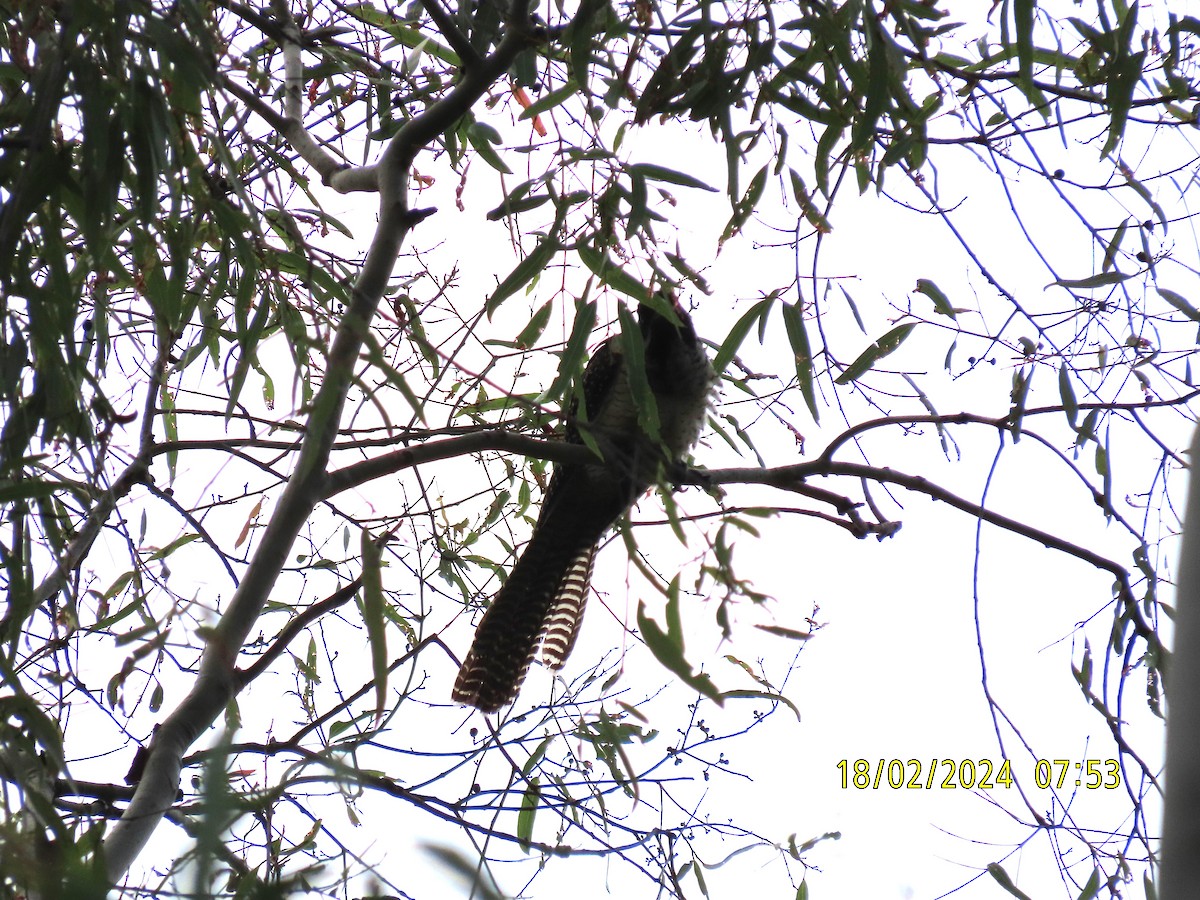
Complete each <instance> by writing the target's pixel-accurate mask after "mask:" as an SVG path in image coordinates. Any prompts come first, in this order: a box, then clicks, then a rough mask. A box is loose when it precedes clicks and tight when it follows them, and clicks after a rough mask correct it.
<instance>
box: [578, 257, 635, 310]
mask: <svg viewBox="0 0 1200 900" xmlns="http://www.w3.org/2000/svg"><path fill="white" fill-rule="evenodd" d="M576 252H577V253H578V254H579V258H580V259H581V260H583V264H584V265H585V266H587V267H588V268H589V269H591V270H592V272H594V273H595V274H596V277H597V278H599V279H600V281H601V283H602V284H606V285H608V286H609V287H610V288H612V289H613V290H615V291H620V292H621V293H622V294H627V295H629V296H630V297H633V298H634V299H635V300H637V301H638V302H639V303H640V302H641V301H643V300H645V299H646V298H647V297H648V296H649V295H650V291H649V289H648V288H647V287H646V285H644V284H642V282H641V281H640V280H639V279H637V278H634V277H633V276H632V275H630V274H629V273H628V272H626V271H625V270H624V269H622V268H621V267H620V266H618V265H617V264H616V263H614V262H613V261H612V260H611V259H609V256H608V254H607V253H604V252H603V251H601V250H597V249H596V248H595V247H592V246H589V245H587V244H580V245H579V246H578V247H577V248H576Z"/></svg>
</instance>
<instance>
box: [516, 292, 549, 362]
mask: <svg viewBox="0 0 1200 900" xmlns="http://www.w3.org/2000/svg"><path fill="white" fill-rule="evenodd" d="M553 311H554V301H553V300H547V301H546V302H545V303H543V304H542V305H541V307H540V308H539V309H538V311H537V312H535V313H534V314H533V318H532V319H530V320H529V324H528V325H526V326H525V327H524V328H522V329H521V333H520V334H518V335H517V339H516V345H517V347H518V348H519V349H521V350H528V349H529V348H530V347H532V346H533V345H534V344H536V343H537V340H538V338H540V337H541V336H542V332H543V331H545V330H546V324H547V323H548V322H549V321H550V313H551V312H553Z"/></svg>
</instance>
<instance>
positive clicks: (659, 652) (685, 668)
mask: <svg viewBox="0 0 1200 900" xmlns="http://www.w3.org/2000/svg"><path fill="white" fill-rule="evenodd" d="M668 593H669V597H668V599H667V630H666V631H663V630H662V628H660V627H659V625H658V623H657V622H655V621H654V620H653V619H651V618H650V617H649V616H648V615H646V604H645V603H644V602H642V601H639V602H638V611H637V623H638V630H639V631H640V632H641V633H642V639H643V640H645V642H646V646H647V647H649V648H650V652H651V653H653V654H654V658H655V659H657V660H658V661H659V662H660V663H662V664H663V666H665V667H666V668H667V669H668V670H669V671H671V672H673V673H674V674H675V675H676V676H677V677H678V678H679V680H680V681H682V682H683V683H684V684H686V685H687V686H688V687H690V688H692V689H693V690H694V691H697V692H698V693H700V694H703V695H704V696H705V697H708V698H709V699H710V700H712V701H713V702H714V703H716V704H717V706H721V705H723V703H724V701H723V700H722V694H721V692H720V691H719V690H718V689H717V686H716V685H715V684H713V683H712V679H711V678H709V677H708V676H707V675H705V674H704V673H702V672H700V673H698V672H694V671H692V666H691V663H689V662H688V661H687V659H686V657H685V656H684V654H683V629H682V627H681V626H680V621H679V576H678V575H676V576H675V577H674V578H673V579H672V580H671V586H670V590H669V591H668Z"/></svg>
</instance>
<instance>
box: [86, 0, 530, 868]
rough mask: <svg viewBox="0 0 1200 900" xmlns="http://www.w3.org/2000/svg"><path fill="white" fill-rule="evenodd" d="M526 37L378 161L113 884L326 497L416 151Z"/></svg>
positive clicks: (523, 19)
mask: <svg viewBox="0 0 1200 900" xmlns="http://www.w3.org/2000/svg"><path fill="white" fill-rule="evenodd" d="M533 40H534V36H533V33H532V27H531V25H530V22H529V18H528V3H527V2H526V3H516V4H514V5H513V8H512V15H511V17H510V20H509V24H508V31H507V33H506V34H505V36H504V38H503V39H502V40H501V42H500V44H499V46H497V48H496V50H495V51H494V52H493V53H492V54H491V55H490V56H489V57H487V58H486V59H485V60H484V61H483V63H482V64H481V65H480V66H478V67H476V68H475V69H472V70H471V71H468V72H467V73H466V74H465V75H464V77H463V79H462V80H461V81H460V82H459V83H458V84H457V85H456V86H455V87H454V88H453V89H452V90H451V91H450V92H449V93H448V94H447V95H446V96H445V97H443V98H442V99H440V100H438V101H437V102H436V103H434V104H432V105H431V106H430V107H428V108H427V109H426V110H424V111H423V112H422V113H420V114H419V115H417V116H416V117H414V118H413V119H411V120H410V121H408V122H407V123H406V124H405V125H404V126H403V127H402V128H401V129H400V131H399V132H397V134H396V135H395V137H393V138H392V140H391V142H390V143H389V145H388V147H387V149H386V150H385V151H384V154H383V158H382V160H381V162H380V166H379V191H380V211H379V227H378V229H377V231H376V234H375V237H374V239H373V241H372V243H371V246H370V248H369V249H368V251H367V256H366V259H365V261H364V263H363V267H362V269H361V271H360V272H359V276H358V278H357V280H356V282H355V285H354V289H353V291H352V294H351V299H350V303H349V305H348V307H347V309H346V313H345V315H344V317H343V319H342V322H341V324H340V326H339V327H338V331H337V334H336V335H335V337H334V340H333V345H332V347H331V348H330V351H329V357H328V367H327V370H326V376H325V379H324V381H323V383H322V385H321V388H320V390H319V391H318V392H317V396H316V398H315V399H314V402H313V409H312V412H311V414H310V416H309V419H308V427H307V430H306V432H305V436H304V441H303V443H302V445H301V448H300V454H299V458H298V460H297V462H296V468H295V470H294V471H293V473H292V476H291V479H290V480H289V481H288V484H287V487H286V488H285V489H284V491H283V493H282V495H281V496H280V498H279V502H278V504H277V505H276V508H275V512H274V514H273V515H272V517H271V520H270V522H269V523H268V524H267V527H266V529H265V530H264V533H263V536H262V539H261V541H260V542H259V545H258V548H257V551H256V552H255V554H254V557H253V558H252V559H251V561H250V565H249V566H248V567H247V570H246V573H245V576H244V577H243V579H242V583H241V585H240V586H239V587H238V589H237V590H236V591H235V592H234V595H233V597H232V599H231V600H230V602H229V605H228V608H227V609H226V610H225V612H224V614H223V615H222V617H221V619H220V621H219V623H218V624H217V626H216V628H214V630H213V634H212V636H211V637H210V638H209V641H208V644H207V646H206V648H205V652H204V656H203V657H202V659H201V663H200V673H199V675H198V676H197V678H196V681H195V683H194V684H193V686H192V690H191V691H190V693H189V694H188V695H187V697H185V698H184V700H183V701H182V702H181V703H180V704H179V706H178V707H176V709H175V710H174V711H173V712H172V713H171V714H170V715H169V716H168V717H167V718H166V719H165V720H164V721H163V723H162V725H161V726H160V727H159V729H158V731H157V732H156V733H155V736H154V738H153V739H152V740H151V742H150V745H149V752H148V753H147V756H146V765H145V770H144V772H143V775H142V779H141V781H140V782H139V783H138V786H137V790H136V792H135V793H134V796H133V800H132V801H131V802H130V804H129V806H128V808H127V809H126V810H125V814H124V815H123V816H122V817H121V820H120V821H119V822H118V823H117V824H116V825H115V826H114V827H113V829H112V831H111V832H110V833H109V836H108V838H107V839H106V840H105V842H104V846H103V855H104V860H105V864H106V866H107V869H108V874H109V878H110V879H111V880H112V881H113V882H116V881H119V880H120V879H121V878H122V877H123V876H124V874H125V872H126V871H127V870H128V869H129V866H130V865H132V864H133V861H134V860H135V859H136V858H137V856H138V855H139V854H140V853H141V851H142V849H143V848H144V847H145V845H146V842H147V841H148V840H149V839H150V836H151V834H153V832H154V830H155V829H156V828H157V827H158V823H159V822H160V821H161V819H162V817H163V815H164V814H165V813H166V811H167V810H168V808H169V807H170V806H171V804H172V803H173V802H174V798H175V792H176V790H177V789H178V786H179V778H180V772H181V761H182V759H183V755H184V753H186V752H187V750H188V748H189V747H190V746H191V745H192V743H193V742H194V741H195V740H196V739H197V738H198V737H199V736H200V734H201V733H202V732H203V731H204V730H205V729H207V728H208V727H210V726H211V725H212V723H213V722H214V721H216V719H217V717H218V716H219V715H220V714H221V712H222V710H224V709H225V707H226V704H228V702H229V701H230V699H231V698H232V697H233V696H234V695H235V694H236V692H237V689H238V683H239V679H238V676H237V671H236V662H237V657H238V654H239V652H240V650H241V648H242V645H243V644H244V643H245V640H246V637H247V635H248V634H249V633H250V630H251V629H252V628H253V626H254V624H255V622H256V621H257V620H258V616H259V615H260V613H261V612H262V608H263V605H264V604H265V603H266V601H267V598H268V597H269V596H270V592H271V589H272V587H273V586H274V584H275V581H276V579H277V578H278V577H279V573H280V571H282V569H283V566H284V565H285V564H286V562H287V558H288V554H289V552H290V550H291V547H292V544H293V542H294V541H295V539H296V535H297V534H298V533H299V531H300V529H301V528H302V527H303V525H304V523H305V522H306V521H307V519H308V516H309V514H310V513H311V512H312V510H313V507H314V506H315V505H316V503H317V502H318V501H319V500H320V499H321V497H322V495H323V493H324V483H325V479H326V467H327V465H328V461H329V453H330V450H331V448H332V447H333V443H334V440H335V438H336V437H337V434H338V427H339V425H340V422H341V415H342V408H343V406H344V404H345V400H346V392H347V390H348V389H349V386H350V384H351V380H352V378H353V374H354V366H355V364H356V363H357V361H358V358H359V355H360V351H361V349H362V344H363V340H364V338H365V337H366V334H367V330H368V329H369V328H370V324H371V320H372V319H373V318H374V315H375V311H376V309H377V307H378V305H379V301H380V299H381V298H382V297H383V294H384V292H385V291H386V289H387V286H388V280H389V279H390V277H391V274H392V270H393V268H394V266H395V263H396V259H397V257H398V256H399V253H400V247H401V244H402V242H403V240H404V238H405V236H406V235H407V233H408V231H409V229H411V228H412V226H413V225H414V224H416V222H418V221H420V219H421V218H423V217H424V216H423V214H421V213H416V212H414V211H412V210H410V209H409V206H408V179H409V168H410V166H411V164H412V162H413V160H414V159H415V158H416V155H417V153H418V152H420V150H421V149H422V148H423V147H424V146H425V145H426V144H427V143H429V142H430V141H432V140H433V139H434V138H436V137H437V135H438V134H440V133H441V132H442V131H444V130H445V129H447V128H449V127H450V126H452V125H453V124H454V123H455V122H456V121H458V120H459V119H460V118H461V117H462V116H463V115H464V114H465V113H466V112H467V110H469V109H470V108H471V106H472V105H474V103H475V102H476V101H477V100H479V98H480V97H482V96H483V94H484V93H485V92H486V91H487V89H488V88H489V87H490V85H491V84H492V82H494V81H495V79H497V78H499V77H500V76H501V75H502V74H503V73H504V72H505V71H506V70H507V69H508V67H509V66H510V65H511V64H512V61H513V60H514V59H515V58H516V56H517V54H518V53H519V52H520V51H521V50H522V49H524V48H526V47H528V46H529V45H530V43H531V42H532V41H533Z"/></svg>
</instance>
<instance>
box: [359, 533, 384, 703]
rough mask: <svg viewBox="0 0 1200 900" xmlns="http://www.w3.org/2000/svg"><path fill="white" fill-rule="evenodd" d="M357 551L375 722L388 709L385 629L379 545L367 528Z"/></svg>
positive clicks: (381, 564) (381, 563)
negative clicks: (368, 648)
mask: <svg viewBox="0 0 1200 900" xmlns="http://www.w3.org/2000/svg"><path fill="white" fill-rule="evenodd" d="M359 547H360V549H361V551H362V567H363V568H362V617H363V624H364V625H365V626H366V628H367V642H368V643H369V644H370V645H371V676H372V678H373V680H374V682H375V721H376V722H379V720H380V719H382V718H383V711H384V710H385V709H386V708H387V678H388V659H387V625H386V622H385V619H384V611H383V607H384V600H383V571H382V566H383V561H382V554H381V553H380V550H379V545H378V544H376V543H375V540H374V539H373V538H372V537H371V532H370V531H368V530H367V529H366V528H364V529H363V530H362V533H361V536H360V541H359Z"/></svg>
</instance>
